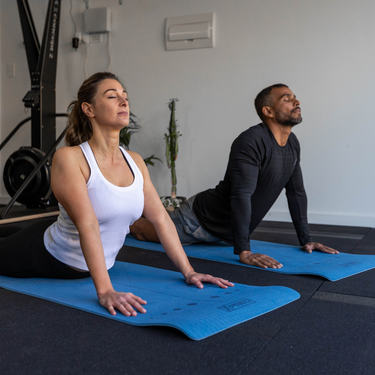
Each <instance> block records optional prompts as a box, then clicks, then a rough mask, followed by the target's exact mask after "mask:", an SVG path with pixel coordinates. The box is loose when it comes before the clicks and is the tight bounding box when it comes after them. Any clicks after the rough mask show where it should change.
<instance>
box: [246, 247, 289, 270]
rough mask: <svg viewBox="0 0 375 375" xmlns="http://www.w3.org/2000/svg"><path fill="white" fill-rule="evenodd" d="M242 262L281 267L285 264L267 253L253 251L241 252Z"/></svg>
mask: <svg viewBox="0 0 375 375" xmlns="http://www.w3.org/2000/svg"><path fill="white" fill-rule="evenodd" d="M240 262H241V263H243V264H248V265H250V266H257V267H261V268H281V267H282V266H283V265H282V264H281V263H279V262H278V261H277V260H275V259H273V258H271V257H269V256H268V255H265V254H259V253H255V254H254V253H252V252H251V251H241V252H240Z"/></svg>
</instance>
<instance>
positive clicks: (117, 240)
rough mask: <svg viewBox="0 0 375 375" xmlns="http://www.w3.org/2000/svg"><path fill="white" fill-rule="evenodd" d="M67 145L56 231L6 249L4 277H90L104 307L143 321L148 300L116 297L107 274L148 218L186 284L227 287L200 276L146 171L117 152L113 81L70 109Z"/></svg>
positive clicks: (90, 84) (121, 122)
mask: <svg viewBox="0 0 375 375" xmlns="http://www.w3.org/2000/svg"><path fill="white" fill-rule="evenodd" d="M69 109H70V116H69V123H68V130H67V134H66V143H67V145H68V146H69V147H63V148H60V149H59V150H57V151H56V153H55V155H54V158H53V162H52V173H51V176H52V189H53V192H54V194H55V196H56V198H57V200H58V201H59V206H60V215H59V217H58V219H57V221H56V222H55V223H53V224H52V225H50V226H48V225H49V224H50V222H49V221H44V222H40V223H38V224H36V225H33V226H30V227H28V228H26V229H25V230H24V232H23V233H21V232H19V233H17V234H15V235H12V236H10V237H7V238H6V239H4V240H3V242H0V274H2V275H5V276H11V277H52V278H66V279H74V278H82V277H89V276H91V277H92V279H93V281H94V285H95V288H96V291H97V295H98V299H99V302H100V304H101V305H102V306H103V307H105V308H107V309H108V311H109V312H110V313H111V314H112V315H115V314H116V311H115V310H118V311H120V312H121V313H123V314H124V315H126V316H136V315H137V312H136V310H137V311H139V312H141V313H145V312H146V310H145V308H144V307H143V306H142V305H145V304H146V301H144V300H143V299H142V298H140V297H137V296H135V295H133V294H132V293H124V292H117V291H115V290H114V289H113V286H112V284H111V281H110V278H109V275H108V269H109V268H111V267H112V266H113V264H114V262H115V258H116V255H117V254H118V252H119V250H120V248H121V247H122V245H123V242H124V239H125V236H126V234H127V233H129V225H131V224H132V223H133V222H134V221H135V220H137V219H138V218H139V217H140V216H141V215H142V214H143V215H144V216H145V217H146V218H147V219H148V220H149V221H150V222H151V223H152V224H153V225H154V227H155V229H156V231H157V233H158V236H159V238H160V242H161V243H162V245H163V247H164V249H165V251H166V253H167V254H168V256H169V257H170V259H171V260H172V262H173V263H174V264H175V266H176V267H177V268H178V270H179V271H180V272H181V273H182V274H183V276H184V277H185V279H186V282H187V283H188V284H194V285H196V286H197V287H198V288H202V287H203V285H202V282H211V283H213V284H216V285H218V286H220V287H222V288H227V287H228V286H232V285H233V284H232V283H230V282H228V281H227V280H223V279H220V278H215V277H213V276H210V275H204V274H200V273H196V272H195V271H194V269H193V268H192V266H191V265H190V263H189V261H188V258H187V256H186V254H185V252H184V250H183V248H182V246H181V244H180V241H179V238H178V235H177V232H176V230H175V226H174V224H173V223H172V221H171V220H170V218H169V216H168V214H167V213H166V211H165V210H164V208H163V206H162V204H161V201H160V199H159V197H158V195H157V193H156V190H155V188H154V187H153V185H152V183H151V180H150V176H149V174H148V170H147V167H146V165H145V164H144V162H143V160H142V158H141V157H140V156H139V155H138V154H136V153H134V152H130V151H129V152H126V151H125V150H124V149H122V148H121V147H120V146H119V133H120V130H121V129H122V128H123V127H125V126H127V125H128V124H129V113H130V111H129V104H128V98H127V93H126V91H125V89H124V88H123V85H122V84H121V83H120V81H119V80H118V78H117V77H116V76H115V75H113V74H112V73H107V72H104V73H96V74H94V75H93V76H91V77H90V78H88V79H87V80H85V81H84V82H83V84H82V86H81V87H80V89H79V91H78V95H77V100H75V101H73V102H72V103H71V104H70V106H69Z"/></svg>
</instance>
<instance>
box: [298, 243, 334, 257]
mask: <svg viewBox="0 0 375 375" xmlns="http://www.w3.org/2000/svg"><path fill="white" fill-rule="evenodd" d="M302 250H303V251H306V252H307V253H312V251H313V250H319V251H321V252H322V253H328V254H339V252H338V251H337V250H335V249H332V248H331V247H328V246H324V245H322V244H321V243H318V242H308V243H307V244H306V245H303V246H302Z"/></svg>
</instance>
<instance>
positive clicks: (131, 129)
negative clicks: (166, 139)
mask: <svg viewBox="0 0 375 375" xmlns="http://www.w3.org/2000/svg"><path fill="white" fill-rule="evenodd" d="M137 120H138V118H137V116H136V115H135V114H134V113H132V112H130V115H129V125H128V126H126V127H125V128H122V129H121V131H120V144H121V146H123V147H124V148H125V149H126V150H129V144H130V138H131V136H132V135H133V134H134V133H137V132H138V131H139V129H140V128H141V126H140V125H139V124H138V121H137ZM155 160H159V161H161V160H160V159H159V158H157V157H156V156H155V155H151V156H149V157H148V158H145V159H143V161H144V162H145V163H146V165H155V163H154V161H155Z"/></svg>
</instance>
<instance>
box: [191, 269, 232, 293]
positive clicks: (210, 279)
mask: <svg viewBox="0 0 375 375" xmlns="http://www.w3.org/2000/svg"><path fill="white" fill-rule="evenodd" d="M185 279H186V283H187V284H192V285H195V286H197V287H198V288H200V289H202V288H203V284H202V283H211V284H215V285H218V286H219V287H220V288H224V289H226V288H228V286H234V284H233V283H231V282H230V281H228V280H224V279H221V278H220V277H214V276H211V275H206V274H204V273H198V272H195V271H191V272H189V273H188V274H187V275H186V276H185Z"/></svg>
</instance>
